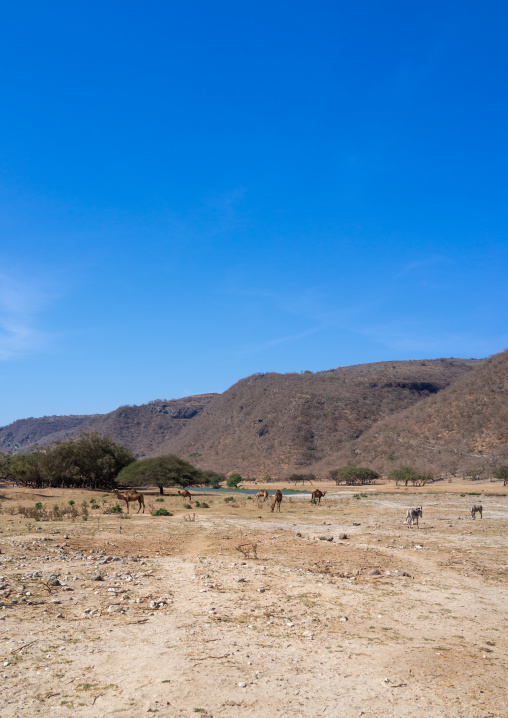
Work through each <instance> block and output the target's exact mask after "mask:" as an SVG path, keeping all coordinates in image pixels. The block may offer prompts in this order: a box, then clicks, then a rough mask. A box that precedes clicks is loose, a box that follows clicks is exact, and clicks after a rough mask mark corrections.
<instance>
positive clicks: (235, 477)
mask: <svg viewBox="0 0 508 718" xmlns="http://www.w3.org/2000/svg"><path fill="white" fill-rule="evenodd" d="M242 481H243V479H242V477H241V476H240V474H231V476H229V477H228V480H227V482H226V483H227V485H228V486H229V488H230V489H237V488H238V484H240V483H241V482H242Z"/></svg>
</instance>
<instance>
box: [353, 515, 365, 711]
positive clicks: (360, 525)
mask: <svg viewBox="0 0 508 718" xmlns="http://www.w3.org/2000/svg"><path fill="white" fill-rule="evenodd" d="M353 526H361V524H355V523H354V522H353ZM360 715H363V713H360Z"/></svg>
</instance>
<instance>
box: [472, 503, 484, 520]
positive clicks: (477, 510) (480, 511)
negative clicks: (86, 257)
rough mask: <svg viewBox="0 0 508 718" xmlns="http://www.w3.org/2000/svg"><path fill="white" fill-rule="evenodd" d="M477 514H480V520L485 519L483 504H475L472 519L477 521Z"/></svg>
mask: <svg viewBox="0 0 508 718" xmlns="http://www.w3.org/2000/svg"><path fill="white" fill-rule="evenodd" d="M476 514H480V518H481V519H483V506H482V505H481V504H473V505H472V506H471V518H472V519H475V518H476Z"/></svg>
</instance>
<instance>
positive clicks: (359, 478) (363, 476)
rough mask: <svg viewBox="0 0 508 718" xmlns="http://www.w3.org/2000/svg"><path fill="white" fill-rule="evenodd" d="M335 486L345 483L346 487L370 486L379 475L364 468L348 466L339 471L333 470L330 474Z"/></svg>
mask: <svg viewBox="0 0 508 718" xmlns="http://www.w3.org/2000/svg"><path fill="white" fill-rule="evenodd" d="M330 474H331V476H332V478H333V479H334V480H335V482H336V484H341V483H345V484H347V485H348V486H363V485H364V484H372V482H373V481H375V480H376V479H379V474H378V473H377V471H374V470H373V469H369V468H367V467H366V466H354V465H353V464H348V465H347V466H343V467H342V468H341V469H335V470H334V471H331V472H330Z"/></svg>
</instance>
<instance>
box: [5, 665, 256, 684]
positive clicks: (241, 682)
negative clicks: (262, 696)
mask: <svg viewBox="0 0 508 718" xmlns="http://www.w3.org/2000/svg"><path fill="white" fill-rule="evenodd" d="M4 665H5V664H4ZM238 685H239V687H240V688H246V687H247V684H246V683H244V682H243V681H240V683H239V684H238Z"/></svg>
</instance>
